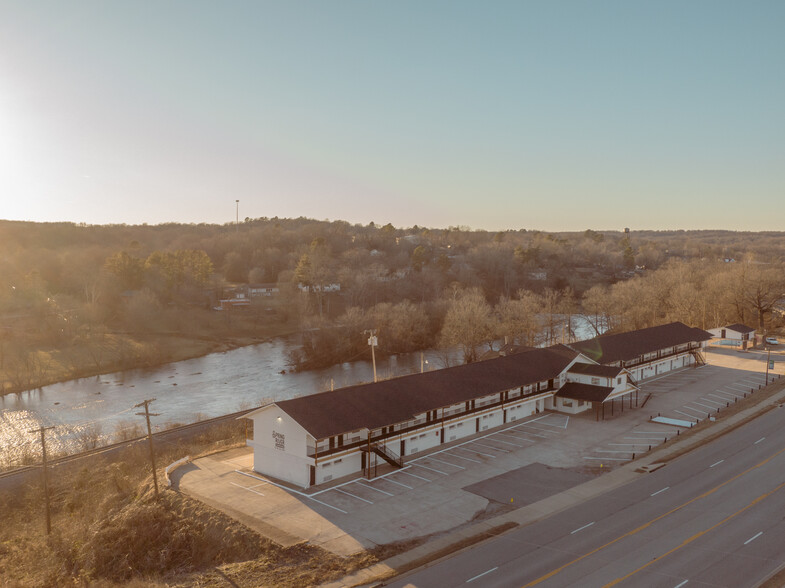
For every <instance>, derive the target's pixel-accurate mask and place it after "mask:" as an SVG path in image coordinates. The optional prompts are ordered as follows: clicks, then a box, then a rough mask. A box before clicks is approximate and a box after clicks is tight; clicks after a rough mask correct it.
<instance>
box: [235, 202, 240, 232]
mask: <svg viewBox="0 0 785 588" xmlns="http://www.w3.org/2000/svg"><path fill="white" fill-rule="evenodd" d="M234 206H235V217H236V218H235V221H234V226H235V229H236V231H237V232H238V233H239V232H240V201H239V200H235V201H234Z"/></svg>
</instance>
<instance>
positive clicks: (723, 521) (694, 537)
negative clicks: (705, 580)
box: [603, 482, 785, 588]
mask: <svg viewBox="0 0 785 588" xmlns="http://www.w3.org/2000/svg"><path fill="white" fill-rule="evenodd" d="M780 488H785V482H783V483H782V484H780V485H779V486H777V487H776V488H774V490H771V491H770V492H766V494H761V495H760V496H758V497H757V498H756V499H755V500H753V501H752V502H750V503H749V504H748V505H747V506H745V507H744V508H742V509H739V510H737V511H736V512H734V513H733V514H731V515H728V516H727V517H725V518H724V519H722V520H721V521H720V522H719V523H717V524H716V525H712V526H711V527H709V528H708V529H705V530H703V531H700V532H699V533H695V535H693V536H692V537H690V538H689V539H685V540H684V541H682V542H681V544H680V545H678V546H676V547H674V548H673V549H671V550H669V551H666V552H665V553H663V554H662V555H660V556H658V557H655V558H654V559H653V560H651V561H650V562H647V563H645V564H643V565H642V566H641V567H639V568H638V569H637V570H634V571H632V572H630V573H629V574H627V575H626V576H622V577H621V578H616V579H615V580H614V581H613V582H610V583H609V584H605V586H603V588H609V586H615V585H616V584H618V583H619V582H623V581H624V580H626V579H627V578H630V577H632V576H634V575H635V574H637V573H638V572H640V571H641V570H644V569H646V568H647V567H649V566H650V565H651V564H653V563H654V562H656V561H659V560H661V559H662V558H664V557H667V556H669V555H670V554H671V553H673V552H674V551H678V550H679V549H681V548H682V547H684V546H685V545H689V544H690V543H692V542H693V541H695V540H696V539H698V538H699V537H703V536H704V535H705V534H706V533H709V532H711V531H713V530H714V529H716V528H717V527H719V526H720V525H723V524H725V523H726V522H728V521H729V520H731V519H732V518H733V517H735V516H737V515H740V514H741V513H743V512H744V511H745V510H747V509H748V508H750V507H752V506H754V505H756V504H758V503H759V502H760V501H761V500H764V499H766V498H768V497H769V496H771V495H772V494H774V493H775V492H776V491H777V490H779V489H780Z"/></svg>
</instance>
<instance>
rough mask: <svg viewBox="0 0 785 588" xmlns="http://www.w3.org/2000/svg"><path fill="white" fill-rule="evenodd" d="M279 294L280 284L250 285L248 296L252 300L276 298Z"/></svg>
mask: <svg viewBox="0 0 785 588" xmlns="http://www.w3.org/2000/svg"><path fill="white" fill-rule="evenodd" d="M279 292H280V289H279V288H278V284H248V296H249V297H250V298H260V297H262V296H275V295H276V294H278V293H279Z"/></svg>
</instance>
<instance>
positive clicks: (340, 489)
mask: <svg viewBox="0 0 785 588" xmlns="http://www.w3.org/2000/svg"><path fill="white" fill-rule="evenodd" d="M333 490H336V491H337V492H340V493H341V494H346V496H351V497H352V498H356V499H357V500H362V501H363V502H367V503H368V504H373V502H371V501H370V500H366V499H365V498H361V497H360V496H355V495H354V494H352V493H351V492H347V491H346V490H343V489H342V488H333Z"/></svg>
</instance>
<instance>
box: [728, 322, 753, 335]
mask: <svg viewBox="0 0 785 588" xmlns="http://www.w3.org/2000/svg"><path fill="white" fill-rule="evenodd" d="M725 328H726V329H727V330H729V331H736V332H737V333H752V332H753V331H754V330H755V329H753V328H752V327H748V326H747V325H742V324H741V323H733V324H732V325H728V326H727V327H725Z"/></svg>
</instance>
